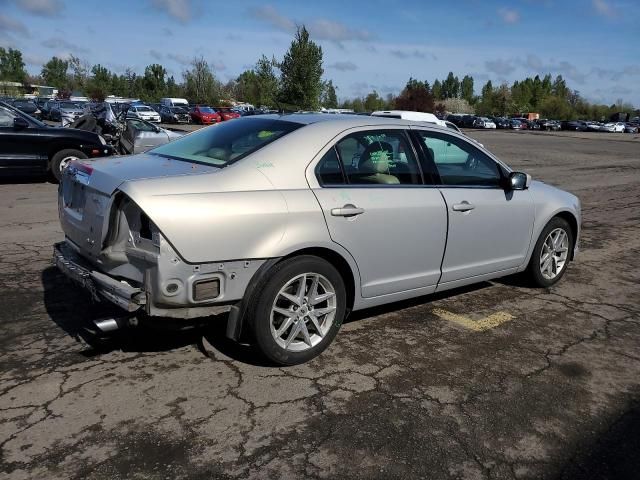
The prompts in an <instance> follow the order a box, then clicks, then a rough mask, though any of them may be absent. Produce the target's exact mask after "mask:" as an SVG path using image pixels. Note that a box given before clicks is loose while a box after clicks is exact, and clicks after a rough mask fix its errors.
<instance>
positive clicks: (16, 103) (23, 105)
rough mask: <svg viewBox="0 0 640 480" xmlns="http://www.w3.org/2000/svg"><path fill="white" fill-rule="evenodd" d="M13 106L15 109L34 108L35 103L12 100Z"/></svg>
mask: <svg viewBox="0 0 640 480" xmlns="http://www.w3.org/2000/svg"><path fill="white" fill-rule="evenodd" d="M13 105H14V106H16V107H17V106H20V107H32V106H35V103H33V102H30V101H29V100H14V102H13Z"/></svg>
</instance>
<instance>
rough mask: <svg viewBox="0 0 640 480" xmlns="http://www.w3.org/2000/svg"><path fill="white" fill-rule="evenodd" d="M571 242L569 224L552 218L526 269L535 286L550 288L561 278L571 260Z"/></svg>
mask: <svg viewBox="0 0 640 480" xmlns="http://www.w3.org/2000/svg"><path fill="white" fill-rule="evenodd" d="M573 242H574V239H573V232H572V231H571V227H570V226H569V223H567V221H566V220H565V219H563V218H560V217H554V218H552V219H551V221H549V223H548V224H547V226H546V227H544V230H542V233H541V234H540V237H539V238H538V241H537V242H536V246H535V248H534V249H533V254H532V255H531V260H530V261H529V266H528V268H527V273H528V274H529V277H530V279H531V280H532V281H533V282H534V284H535V285H536V286H539V287H550V286H552V285H554V284H556V283H557V282H558V281H559V280H560V279H561V278H562V276H563V275H564V273H565V272H566V270H567V265H568V264H569V260H570V259H571V253H572V252H573Z"/></svg>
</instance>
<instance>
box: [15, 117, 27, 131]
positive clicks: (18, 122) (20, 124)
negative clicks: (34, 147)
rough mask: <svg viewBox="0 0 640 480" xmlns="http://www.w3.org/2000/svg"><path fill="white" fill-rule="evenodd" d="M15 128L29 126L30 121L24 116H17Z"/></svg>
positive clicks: (20, 128)
mask: <svg viewBox="0 0 640 480" xmlns="http://www.w3.org/2000/svg"><path fill="white" fill-rule="evenodd" d="M13 128H17V129H19V130H22V129H24V128H29V122H27V121H26V120H25V119H24V118H22V117H16V118H14V119H13Z"/></svg>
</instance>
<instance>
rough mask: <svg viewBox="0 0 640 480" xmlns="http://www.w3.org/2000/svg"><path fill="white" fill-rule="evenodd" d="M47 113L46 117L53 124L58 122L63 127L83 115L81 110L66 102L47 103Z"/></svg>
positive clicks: (79, 107)
mask: <svg viewBox="0 0 640 480" xmlns="http://www.w3.org/2000/svg"><path fill="white" fill-rule="evenodd" d="M48 105H49V112H48V115H47V117H48V118H49V120H52V121H54V122H60V124H61V125H62V126H63V127H66V126H67V125H69V124H70V123H72V122H74V121H76V120H77V119H78V118H80V117H81V116H82V114H83V108H82V107H81V106H80V105H79V104H77V103H75V102H70V101H67V100H60V101H53V102H48Z"/></svg>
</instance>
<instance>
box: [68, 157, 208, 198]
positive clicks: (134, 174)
mask: <svg viewBox="0 0 640 480" xmlns="http://www.w3.org/2000/svg"><path fill="white" fill-rule="evenodd" d="M79 163H81V164H82V167H81V169H83V170H86V171H89V180H88V181H89V184H90V185H91V187H92V188H93V189H95V190H98V191H100V192H103V193H106V194H107V195H111V194H112V193H113V192H114V191H115V190H116V189H117V188H118V187H119V186H120V185H122V184H123V183H125V182H132V181H137V180H143V179H154V178H163V177H175V176H178V175H180V176H182V175H201V174H205V173H214V172H217V171H219V170H220V169H219V168H217V167H213V166H208V165H201V164H196V163H190V162H183V161H180V160H172V159H170V158H166V157H161V156H159V155H152V154H148V153H143V154H139V155H131V156H122V157H108V158H98V159H95V160H82V161H79ZM84 166H86V167H84ZM69 168H74V166H73V164H72V165H70V166H69Z"/></svg>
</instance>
